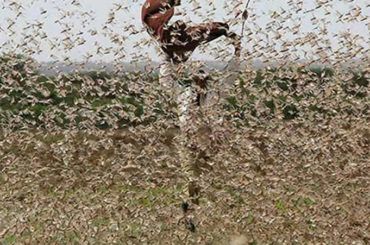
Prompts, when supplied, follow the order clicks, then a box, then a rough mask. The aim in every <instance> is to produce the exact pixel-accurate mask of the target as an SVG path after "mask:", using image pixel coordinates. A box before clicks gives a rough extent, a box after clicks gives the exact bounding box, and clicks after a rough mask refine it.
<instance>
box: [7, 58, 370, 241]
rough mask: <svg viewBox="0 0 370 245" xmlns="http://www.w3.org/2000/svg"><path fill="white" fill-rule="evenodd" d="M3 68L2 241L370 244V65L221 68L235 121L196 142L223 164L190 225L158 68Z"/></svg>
mask: <svg viewBox="0 0 370 245" xmlns="http://www.w3.org/2000/svg"><path fill="white" fill-rule="evenodd" d="M0 62H1V64H0V71H1V74H0V96H1V98H0V128H1V131H0V243H1V244H87V243H91V244H115V243H116V244H368V243H369V242H370V232H369V227H370V223H369V218H368V217H370V210H369V206H370V192H369V188H370V163H369V159H370V154H369V148H370V147H369V145H370V125H369V106H370V103H369V102H370V100H369V81H370V78H369V76H370V74H369V70H363V71H353V70H351V71H348V70H336V69H329V68H323V67H321V68H320V67H316V68H312V67H311V68H308V67H304V66H298V65H297V66H291V67H282V68H266V69H261V70H258V71H249V70H246V71H240V72H239V74H238V75H239V78H238V80H237V81H236V82H235V83H233V84H228V85H227V86H226V85H225V84H222V83H217V81H219V80H220V79H221V78H222V74H220V73H217V72H215V73H214V74H212V76H213V77H214V79H213V80H214V81H215V83H214V84H212V85H211V89H214V90H221V89H222V90H223V91H226V92H225V96H224V97H223V98H222V99H221V100H220V101H219V102H218V103H217V104H216V105H214V107H212V110H211V111H210V112H208V113H209V114H211V115H217V116H218V117H220V116H221V117H223V118H224V122H223V124H216V123H215V122H214V121H213V120H212V119H209V118H206V119H204V120H205V121H206V122H207V124H208V125H209V128H210V132H212V133H214V132H216V131H217V132H221V133H222V134H221V135H222V137H221V140H217V142H215V141H213V140H212V139H210V138H209V137H207V136H205V137H203V136H204V135H201V134H202V133H201V132H199V133H198V134H197V135H196V137H195V139H194V141H195V142H196V143H197V144H198V145H200V146H199V148H203V149H204V151H205V152H206V153H207V154H208V155H209V156H210V157H209V159H208V164H209V165H211V166H212V168H209V169H207V170H204V172H203V173H202V176H201V180H200V184H201V186H202V191H201V198H200V205H199V206H194V205H191V207H192V208H193V209H194V210H193V211H192V215H193V216H194V223H195V226H196V231H195V232H190V231H189V230H187V229H186V227H185V226H184V224H182V223H181V222H180V223H179V220H181V217H182V211H181V208H180V205H181V202H182V201H183V200H184V199H186V197H187V193H186V184H187V183H186V181H185V179H186V173H185V171H184V169H183V167H182V163H181V160H180V159H179V157H178V145H179V143H178V142H179V137H178V136H179V135H180V131H179V129H178V127H177V126H176V125H177V124H178V122H177V114H176V103H175V102H174V101H175V100H174V99H173V97H172V95H171V91H166V90H162V89H161V87H160V85H159V84H158V80H157V76H156V75H155V74H154V73H148V74H140V73H136V74H135V73H130V74H128V73H127V74H123V75H120V76H118V75H114V74H105V73H102V72H100V73H99V72H90V73H85V74H77V73H76V74H68V75H57V76H54V77H47V76H42V75H40V74H38V72H36V71H35V69H34V67H33V61H32V60H28V59H26V58H22V57H14V56H4V57H2V58H1V59H0ZM182 79H187V78H186V77H185V78H182ZM222 86H223V87H222ZM212 133H211V134H212ZM237 241H239V242H240V243H237Z"/></svg>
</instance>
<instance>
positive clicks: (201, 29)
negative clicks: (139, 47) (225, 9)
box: [141, 0, 241, 64]
mask: <svg viewBox="0 0 370 245" xmlns="http://www.w3.org/2000/svg"><path fill="white" fill-rule="evenodd" d="M180 4H181V0H146V1H145V4H144V6H143V8H142V12H141V19H142V22H143V23H144V25H145V26H146V27H147V30H148V32H149V33H150V34H151V35H152V36H153V37H154V38H155V39H156V40H157V41H158V42H159V43H160V45H161V49H162V50H163V52H164V53H165V54H166V56H167V59H168V60H169V61H171V62H173V63H175V64H176V63H181V62H185V61H186V60H187V59H189V57H190V55H191V54H192V53H193V51H194V50H195V49H196V48H197V47H198V46H199V45H201V44H203V43H208V42H211V41H213V40H215V39H217V38H219V37H221V36H226V37H228V38H231V40H232V44H233V45H234V48H235V55H236V56H240V51H241V40H240V36H239V35H237V34H236V33H234V32H231V31H230V30H229V25H228V24H227V23H223V22H208V23H202V24H199V25H195V26H187V25H186V24H185V23H184V22H182V21H176V22H175V23H174V24H173V25H168V22H169V21H170V19H171V18H172V16H173V15H174V13H175V6H179V5H180Z"/></svg>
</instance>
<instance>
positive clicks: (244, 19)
mask: <svg viewBox="0 0 370 245" xmlns="http://www.w3.org/2000/svg"><path fill="white" fill-rule="evenodd" d="M250 1H251V0H248V1H247V4H246V5H245V9H244V12H243V24H242V33H241V37H243V35H244V25H245V22H246V21H247V19H248V6H249V3H250Z"/></svg>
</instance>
